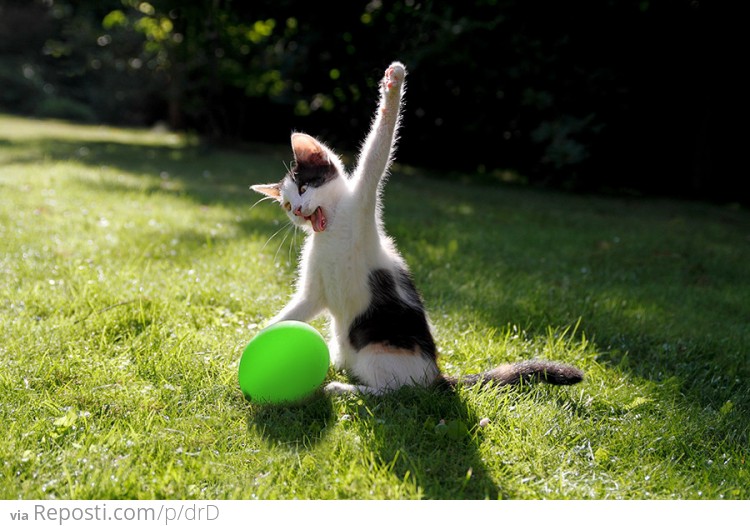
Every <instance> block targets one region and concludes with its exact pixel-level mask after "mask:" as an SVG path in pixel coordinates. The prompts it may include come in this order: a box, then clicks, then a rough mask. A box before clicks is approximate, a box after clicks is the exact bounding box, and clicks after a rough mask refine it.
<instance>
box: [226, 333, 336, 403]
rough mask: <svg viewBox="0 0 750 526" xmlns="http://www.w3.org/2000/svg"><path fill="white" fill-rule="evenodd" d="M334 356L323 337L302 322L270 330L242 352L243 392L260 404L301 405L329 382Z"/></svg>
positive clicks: (258, 335)
mask: <svg viewBox="0 0 750 526" xmlns="http://www.w3.org/2000/svg"><path fill="white" fill-rule="evenodd" d="M329 363H330V357H329V355H328V346H327V345H326V341H325V340H324V339H323V336H321V335H320V333H319V332H318V331H316V330H315V329H314V328H313V327H311V326H310V325H308V324H307V323H303V322H300V321H282V322H279V323H275V324H273V325H271V326H270V327H266V328H265V329H263V330H262V331H260V332H259V333H258V334H256V335H255V337H254V338H253V339H252V340H250V343H248V344H247V347H245V350H244V351H243V352H242V357H241V358H240V367H239V381H240V389H241V390H242V393H243V394H244V395H245V397H246V398H247V399H249V400H251V401H253V402H259V403H271V404H278V403H288V402H298V401H300V400H303V399H305V398H306V397H308V396H310V395H311V394H313V393H314V392H315V390H316V389H318V388H319V387H320V386H321V384H322V383H323V380H325V377H326V373H327V372H328V366H329Z"/></svg>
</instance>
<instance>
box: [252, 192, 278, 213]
mask: <svg viewBox="0 0 750 526" xmlns="http://www.w3.org/2000/svg"><path fill="white" fill-rule="evenodd" d="M275 200H276V199H275V198H273V197H271V196H270V195H267V196H264V197H261V198H260V199H258V200H257V201H256V202H255V204H254V205H253V206H251V207H250V210H252V209H253V208H255V207H256V206H258V205H259V204H260V203H262V202H263V201H275Z"/></svg>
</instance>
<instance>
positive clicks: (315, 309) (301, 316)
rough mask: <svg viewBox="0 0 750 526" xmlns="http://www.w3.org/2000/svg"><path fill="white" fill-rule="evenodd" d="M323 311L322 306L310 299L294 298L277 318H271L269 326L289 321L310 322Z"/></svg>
mask: <svg viewBox="0 0 750 526" xmlns="http://www.w3.org/2000/svg"><path fill="white" fill-rule="evenodd" d="M322 310H323V308H322V306H321V305H319V304H318V303H317V302H315V301H313V300H312V299H310V298H302V299H297V298H294V299H292V301H290V302H289V303H288V304H287V306H286V307H284V308H283V309H281V311H280V312H279V313H278V314H277V315H276V316H274V317H273V318H271V321H269V322H268V325H273V324H274V323H279V322H280V321H289V320H294V321H303V322H308V321H310V320H311V319H313V318H314V317H315V316H317V315H318V314H320V312H321V311H322Z"/></svg>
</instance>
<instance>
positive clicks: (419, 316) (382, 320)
mask: <svg viewBox="0 0 750 526" xmlns="http://www.w3.org/2000/svg"><path fill="white" fill-rule="evenodd" d="M369 283H370V292H371V294H372V300H371V301H370V306H369V307H367V310H365V311H364V312H363V313H362V314H360V315H359V316H357V317H356V318H355V319H354V321H353V322H352V324H351V327H349V341H350V342H351V344H352V346H353V347H354V348H355V349H357V350H360V349H362V348H363V347H365V346H367V345H369V344H371V343H384V344H386V345H390V346H392V347H398V348H401V349H407V350H411V349H414V348H415V347H419V348H420V349H421V351H422V352H423V353H424V354H426V355H427V356H429V357H431V358H433V359H434V358H435V357H436V354H437V351H436V348H435V341H434V340H433V339H432V334H431V333H430V327H429V325H428V323H427V316H426V315H425V311H424V306H423V305H422V298H421V297H420V296H419V293H418V292H417V289H416V288H415V287H414V282H413V281H412V279H411V276H410V275H409V273H408V272H407V271H406V270H404V269H399V270H398V271H397V273H396V276H394V273H393V272H391V271H389V270H385V269H377V270H373V271H372V272H371V273H370V276H369ZM398 288H400V289H401V290H402V291H403V292H404V293H405V295H406V296H408V298H409V301H408V302H407V301H404V300H403V299H402V298H401V296H400V295H399V292H398Z"/></svg>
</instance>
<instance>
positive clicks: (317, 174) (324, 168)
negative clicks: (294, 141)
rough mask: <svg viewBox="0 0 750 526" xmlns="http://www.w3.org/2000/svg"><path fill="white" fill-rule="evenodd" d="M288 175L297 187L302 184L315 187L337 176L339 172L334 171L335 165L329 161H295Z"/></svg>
mask: <svg viewBox="0 0 750 526" xmlns="http://www.w3.org/2000/svg"><path fill="white" fill-rule="evenodd" d="M289 175H290V177H291V178H292V181H294V183H295V184H296V185H297V188H300V187H302V186H304V185H307V186H309V187H311V188H317V187H319V186H323V185H324V184H326V183H327V182H328V181H330V180H331V179H335V178H336V177H338V175H339V173H338V172H337V171H336V167H335V166H334V165H333V164H329V163H325V164H317V163H315V164H313V163H295V164H294V166H293V167H292V171H291V172H289Z"/></svg>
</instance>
